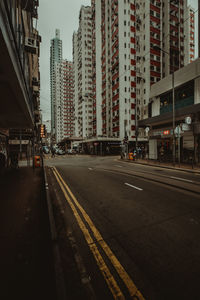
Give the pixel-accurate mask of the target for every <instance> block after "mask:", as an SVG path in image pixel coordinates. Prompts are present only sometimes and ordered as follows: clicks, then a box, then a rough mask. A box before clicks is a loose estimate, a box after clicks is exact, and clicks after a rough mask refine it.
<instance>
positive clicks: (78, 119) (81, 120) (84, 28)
mask: <svg viewBox="0 0 200 300" xmlns="http://www.w3.org/2000/svg"><path fill="white" fill-rule="evenodd" d="M73 61H74V66H75V73H74V78H75V82H74V84H75V91H74V99H75V134H76V136H79V137H83V138H86V137H91V136H92V132H93V126H92V121H93V84H92V25H91V7H89V6H82V7H81V9H80V14H79V28H78V31H77V33H74V35H73Z"/></svg>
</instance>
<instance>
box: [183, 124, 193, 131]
mask: <svg viewBox="0 0 200 300" xmlns="http://www.w3.org/2000/svg"><path fill="white" fill-rule="evenodd" d="M181 129H182V130H183V131H189V130H190V129H191V127H190V125H188V124H185V123H183V124H182V128H181Z"/></svg>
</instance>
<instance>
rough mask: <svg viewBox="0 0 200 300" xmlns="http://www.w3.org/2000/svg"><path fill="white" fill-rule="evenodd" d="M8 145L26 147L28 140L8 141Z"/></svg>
mask: <svg viewBox="0 0 200 300" xmlns="http://www.w3.org/2000/svg"><path fill="white" fill-rule="evenodd" d="M8 143H9V144H10V145H20V144H22V145H28V143H29V140H21V142H20V140H9V142H8Z"/></svg>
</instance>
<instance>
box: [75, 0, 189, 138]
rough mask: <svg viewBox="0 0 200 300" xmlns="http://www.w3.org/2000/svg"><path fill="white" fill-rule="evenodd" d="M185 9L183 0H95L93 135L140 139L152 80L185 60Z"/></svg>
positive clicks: (178, 66)
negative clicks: (140, 124)
mask: <svg viewBox="0 0 200 300" xmlns="http://www.w3.org/2000/svg"><path fill="white" fill-rule="evenodd" d="M186 11H188V10H187V1H183V0H179V1H177V0H170V1H169V0H149V1H146V0H101V1H98V0H91V29H92V54H91V56H90V57H91V59H92V78H93V81H92V93H91V98H92V105H93V109H92V111H93V117H92V122H91V124H92V131H91V134H92V136H93V137H98V136H105V137H107V138H115V139H116V138H119V139H120V140H123V139H124V137H128V139H129V141H131V140H132V141H134V140H135V139H136V134H137V132H136V128H137V124H136V122H137V120H138V119H144V118H148V109H149V95H150V89H151V85H152V84H154V83H156V82H157V81H159V80H160V79H162V78H163V77H165V76H168V75H169V74H170V73H172V72H174V71H176V70H178V69H179V68H181V67H183V66H184V65H185V64H186V58H185V57H186V52H187V47H186V44H185V35H186V34H187V31H186V25H185V24H186V23H185V19H186V17H187V16H186V15H185V12H186ZM190 12H191V11H190ZM192 24H193V17H192V16H191V18H190V26H192ZM80 28H81V27H79V30H83V28H82V29H80ZM190 29H193V30H194V27H193V28H192V27H190ZM191 31H192V30H190V33H191ZM82 36H84V34H82V35H81V36H79V37H78V39H77V41H78V42H77V49H80V47H79V46H78V43H81V44H82V45H84V43H83V42H81V39H82ZM193 36H194V32H192V33H191V40H190V42H189V43H188V45H189V44H191V42H192V41H193ZM193 42H194V41H193ZM192 49H193V45H192V46H191V53H192V52H193V50H192ZM80 51H82V52H84V51H87V47H86V46H85V47H84V49H82V50H80ZM190 55H192V54H190ZM77 56H79V57H80V56H81V52H80V53H79V54H77ZM77 69H78V66H77ZM80 111H82V112H83V108H81V109H80ZM136 112H137V115H136ZM79 133H80V130H79ZM139 137H141V138H143V137H144V136H143V137H142V132H140V136H139Z"/></svg>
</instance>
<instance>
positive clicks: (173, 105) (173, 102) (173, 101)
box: [153, 46, 176, 165]
mask: <svg viewBox="0 0 200 300" xmlns="http://www.w3.org/2000/svg"><path fill="white" fill-rule="evenodd" d="M153 48H154V49H155V50H159V51H162V52H164V53H166V54H168V55H169V58H170V53H169V52H167V51H165V50H163V49H161V48H160V47H159V46H154V47H153ZM172 124H173V125H172V127H173V142H172V160H173V165H175V157H176V153H175V152H176V148H175V89H174V61H173V57H172Z"/></svg>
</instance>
